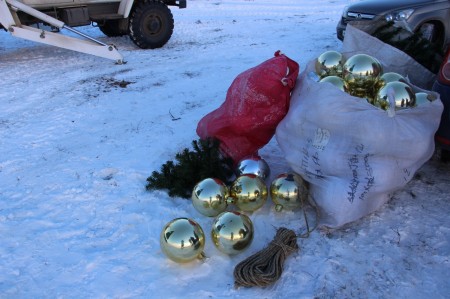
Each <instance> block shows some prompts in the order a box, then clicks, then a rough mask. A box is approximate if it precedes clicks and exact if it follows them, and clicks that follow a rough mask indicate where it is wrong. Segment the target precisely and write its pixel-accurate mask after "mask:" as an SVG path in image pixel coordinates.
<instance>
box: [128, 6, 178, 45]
mask: <svg viewBox="0 0 450 299" xmlns="http://www.w3.org/2000/svg"><path fill="white" fill-rule="evenodd" d="M173 27H174V21H173V15H172V12H171V11H170V9H169V8H168V7H167V6H166V5H165V4H164V3H162V2H158V1H143V2H141V1H140V2H138V3H136V6H135V7H134V8H133V10H132V12H131V15H130V38H131V40H132V41H133V42H134V43H135V44H136V45H137V46H138V47H140V48H142V49H154V48H160V47H162V46H163V45H164V44H165V43H167V41H168V40H169V39H170V37H171V36H172V32H173Z"/></svg>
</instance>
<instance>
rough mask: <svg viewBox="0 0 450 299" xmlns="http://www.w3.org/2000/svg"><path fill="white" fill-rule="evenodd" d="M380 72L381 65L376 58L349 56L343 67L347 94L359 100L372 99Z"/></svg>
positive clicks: (364, 55)
mask: <svg viewBox="0 0 450 299" xmlns="http://www.w3.org/2000/svg"><path fill="white" fill-rule="evenodd" d="M382 72H383V68H382V65H381V63H380V62H379V61H378V60H377V59H376V58H374V57H372V56H370V55H366V54H356V55H353V56H351V57H350V58H349V59H348V60H347V61H346V62H345V64H344V67H343V76H344V80H345V81H346V82H347V84H348V92H349V93H350V94H351V95H353V96H356V97H360V98H373V94H374V92H375V91H374V89H375V88H376V83H377V81H378V80H379V77H380V75H381V74H382Z"/></svg>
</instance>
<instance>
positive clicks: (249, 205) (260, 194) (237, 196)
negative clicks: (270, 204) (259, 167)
mask: <svg viewBox="0 0 450 299" xmlns="http://www.w3.org/2000/svg"><path fill="white" fill-rule="evenodd" d="M230 195H231V197H232V198H233V203H234V204H235V205H236V206H237V207H238V209H239V210H241V211H245V212H253V211H255V210H257V209H259V208H261V207H262V206H263V205H264V204H265V202H266V200H267V196H268V192H267V186H266V184H265V183H264V181H263V180H262V179H261V178H260V177H258V176H257V175H255V174H243V175H241V176H239V177H238V178H237V179H236V180H234V182H233V183H232V184H231V187H230Z"/></svg>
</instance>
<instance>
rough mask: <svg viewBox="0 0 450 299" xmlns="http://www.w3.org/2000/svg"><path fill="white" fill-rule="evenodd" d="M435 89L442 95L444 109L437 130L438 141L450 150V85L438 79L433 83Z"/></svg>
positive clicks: (436, 137)
mask: <svg viewBox="0 0 450 299" xmlns="http://www.w3.org/2000/svg"><path fill="white" fill-rule="evenodd" d="M433 91H435V92H437V93H439V94H440V96H441V101H442V104H443V105H444V111H442V116H441V122H440V124H439V129H438V130H437V132H436V135H435V139H436V142H437V143H438V144H439V145H440V146H442V148H444V149H446V150H450V86H449V85H444V84H442V83H439V82H438V81H436V82H435V83H434V85H433Z"/></svg>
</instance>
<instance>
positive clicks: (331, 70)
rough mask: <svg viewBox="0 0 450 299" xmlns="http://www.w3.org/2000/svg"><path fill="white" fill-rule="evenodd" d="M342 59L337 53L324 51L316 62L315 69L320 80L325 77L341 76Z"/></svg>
mask: <svg viewBox="0 0 450 299" xmlns="http://www.w3.org/2000/svg"><path fill="white" fill-rule="evenodd" d="M343 65H344V58H343V57H342V54H341V53H339V52H337V51H326V52H324V53H322V54H321V55H320V56H319V57H318V58H317V60H316V64H315V69H316V73H317V75H319V77H320V78H324V77H327V76H338V77H339V76H341V75H342V66H343Z"/></svg>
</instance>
